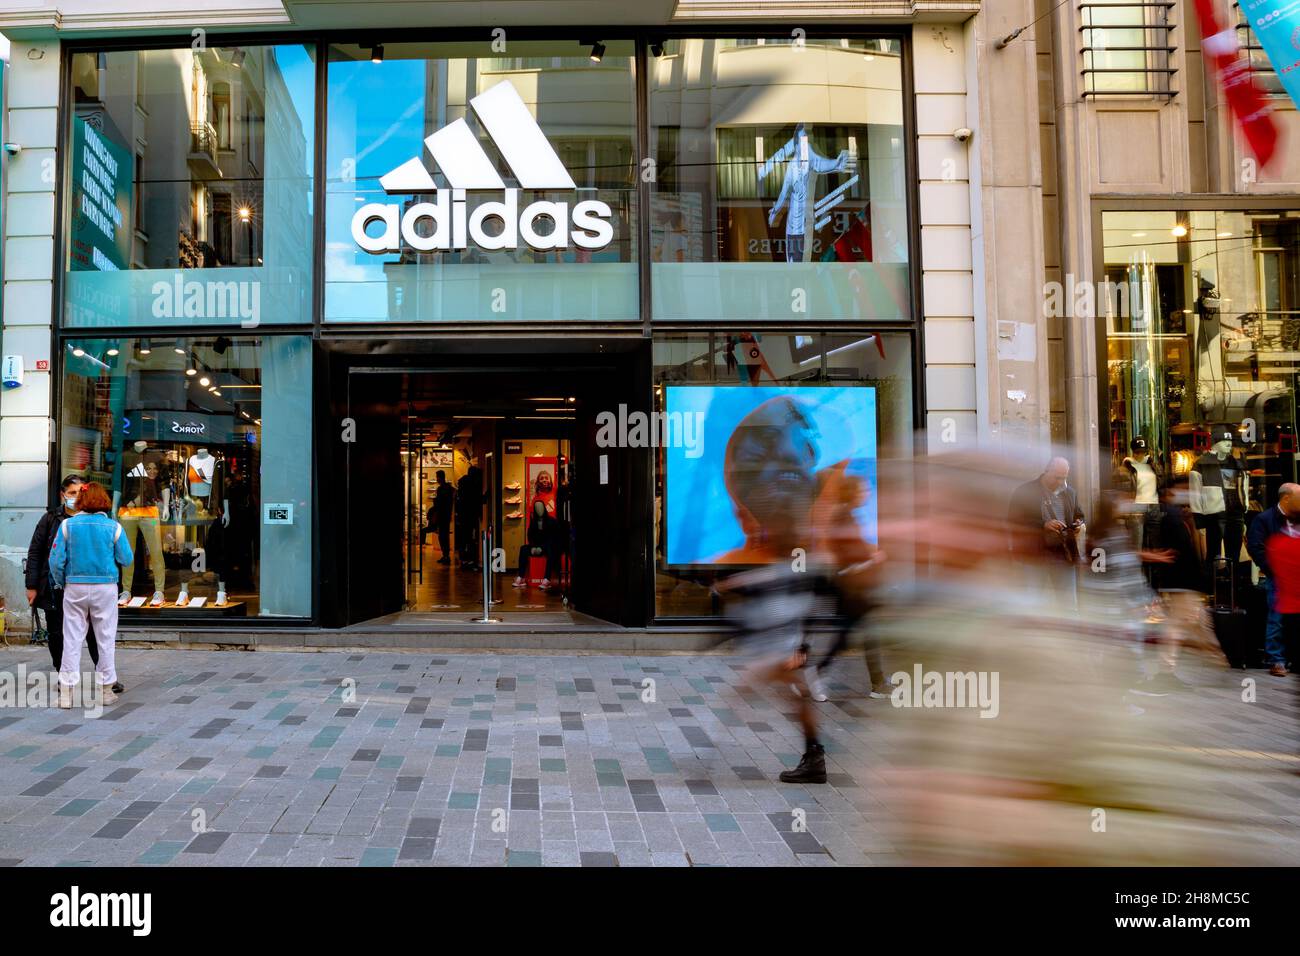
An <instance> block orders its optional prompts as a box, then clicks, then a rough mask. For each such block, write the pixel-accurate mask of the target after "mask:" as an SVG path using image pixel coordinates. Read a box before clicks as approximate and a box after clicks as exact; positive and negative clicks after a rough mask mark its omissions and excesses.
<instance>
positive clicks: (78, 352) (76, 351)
mask: <svg viewBox="0 0 1300 956" xmlns="http://www.w3.org/2000/svg"><path fill="white" fill-rule="evenodd" d="M72 354H73V355H75V356H76V357H77V358H81V357H82V356H83V355H85V354H86V350H85V349H82V348H76V349H73V350H72Z"/></svg>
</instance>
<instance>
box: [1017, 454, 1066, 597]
mask: <svg viewBox="0 0 1300 956" xmlns="http://www.w3.org/2000/svg"><path fill="white" fill-rule="evenodd" d="M1069 476H1070V463H1069V462H1068V461H1066V460H1065V459H1064V458H1053V459H1052V460H1051V461H1050V462H1048V463H1047V467H1046V468H1045V469H1043V473H1042V474H1041V475H1039V476H1038V477H1037V478H1035V479H1033V480H1032V481H1027V482H1025V483H1024V484H1023V485H1021V486H1020V487H1018V488H1016V490H1015V491H1014V492H1012V494H1011V508H1010V510H1009V512H1008V514H1007V520H1008V523H1009V525H1010V532H1011V551H1012V552H1013V554H1014V555H1015V556H1016V557H1017V558H1018V559H1020V560H1021V561H1023V562H1025V563H1026V564H1027V565H1029V566H1030V567H1033V566H1035V565H1037V566H1038V567H1040V568H1041V569H1042V570H1043V571H1044V572H1045V573H1046V577H1047V581H1048V583H1049V584H1050V585H1051V587H1052V588H1053V589H1054V590H1056V591H1057V593H1058V594H1059V595H1060V596H1061V597H1063V598H1064V599H1065V600H1066V601H1067V603H1068V604H1069V605H1070V606H1071V607H1073V606H1074V604H1075V600H1076V594H1077V591H1076V587H1077V583H1078V579H1077V577H1076V573H1075V572H1076V568H1077V565H1078V561H1079V554H1080V550H1079V545H1078V540H1079V537H1080V536H1081V535H1082V533H1083V509H1081V508H1080V507H1079V496H1078V495H1077V494H1076V493H1075V490H1074V489H1073V488H1071V487H1070V485H1069V484H1068V483H1067V481H1066V479H1067V478H1069Z"/></svg>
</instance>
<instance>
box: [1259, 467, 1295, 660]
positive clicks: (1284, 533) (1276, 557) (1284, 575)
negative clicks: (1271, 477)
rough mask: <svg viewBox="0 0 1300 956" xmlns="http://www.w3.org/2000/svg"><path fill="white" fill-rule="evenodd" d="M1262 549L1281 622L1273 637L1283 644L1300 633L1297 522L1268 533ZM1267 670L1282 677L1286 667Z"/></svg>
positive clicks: (1272, 609)
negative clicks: (1278, 632) (1276, 633)
mask: <svg viewBox="0 0 1300 956" xmlns="http://www.w3.org/2000/svg"><path fill="white" fill-rule="evenodd" d="M1291 487H1293V488H1294V487H1296V486H1295V485H1292V486H1291ZM1257 520H1258V519H1257ZM1264 551H1265V553H1266V555H1267V557H1268V566H1269V568H1271V569H1272V575H1273V576H1272V578H1271V580H1272V582H1273V593H1274V600H1273V605H1272V607H1271V608H1270V611H1271V612H1276V613H1277V615H1278V617H1279V618H1281V623H1282V627H1281V629H1280V630H1281V633H1280V634H1279V635H1277V636H1276V637H1275V638H1274V640H1275V641H1277V642H1278V643H1280V644H1282V645H1283V646H1284V647H1285V641H1286V640H1287V639H1290V640H1292V641H1294V640H1295V639H1296V635H1297V632H1300V523H1297V522H1294V521H1284V522H1283V523H1282V527H1281V528H1280V529H1279V530H1278V531H1277V533H1276V534H1273V535H1270V536H1269V539H1268V541H1267V542H1266V543H1265V545H1264ZM1269 673H1270V674H1272V675H1273V676H1274V677H1285V676H1286V674H1287V670H1286V666H1285V664H1272V665H1271V666H1270V667H1269Z"/></svg>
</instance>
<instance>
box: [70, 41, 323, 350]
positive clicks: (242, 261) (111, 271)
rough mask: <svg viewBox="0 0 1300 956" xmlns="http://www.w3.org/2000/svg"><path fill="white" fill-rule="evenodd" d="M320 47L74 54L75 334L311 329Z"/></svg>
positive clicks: (72, 231) (72, 296)
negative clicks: (166, 328) (188, 328)
mask: <svg viewBox="0 0 1300 956" xmlns="http://www.w3.org/2000/svg"><path fill="white" fill-rule="evenodd" d="M315 79H316V73H315V65H314V53H313V48H312V47H309V46H304V45H301V44H289V45H285V46H264V47H259V46H249V47H210V48H206V49H191V48H189V47H185V48H183V49H176V50H139V51H136V50H128V51H113V52H102V51H101V52H85V53H75V54H73V55H72V110H71V111H70V114H69V122H70V123H71V129H70V130H69V131H68V132H69V139H68V142H69V146H70V149H69V158H68V168H67V170H66V174H67V177H66V181H67V183H68V195H67V206H66V208H67V210H68V214H69V215H68V218H67V247H66V255H67V262H66V269H67V273H66V276H65V280H64V282H65V289H64V306H63V308H64V319H63V321H64V325H65V326H68V327H76V328H105V327H110V326H112V327H123V326H145V325H149V326H157V325H170V324H176V325H196V324H201V325H239V326H242V327H243V328H245V329H251V328H256V327H258V326H259V325H284V324H293V323H308V322H310V321H311V276H312V256H311V250H312V206H311V201H312V159H313V147H314V144H315V130H314V126H315V119H314V105H315V95H314V93H315Z"/></svg>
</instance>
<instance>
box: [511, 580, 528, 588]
mask: <svg viewBox="0 0 1300 956" xmlns="http://www.w3.org/2000/svg"><path fill="white" fill-rule="evenodd" d="M510 586H511V587H512V588H526V587H528V583H527V582H526V581H524V579H523V578H515V579H514V581H512V582H511V584H510Z"/></svg>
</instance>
